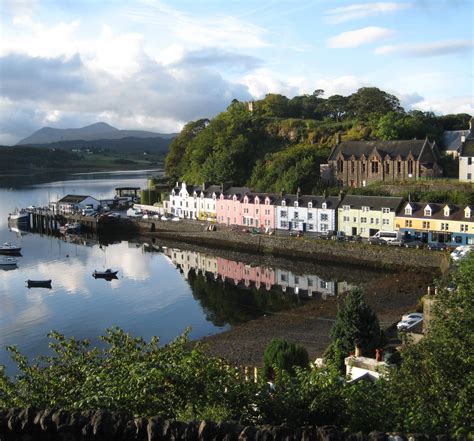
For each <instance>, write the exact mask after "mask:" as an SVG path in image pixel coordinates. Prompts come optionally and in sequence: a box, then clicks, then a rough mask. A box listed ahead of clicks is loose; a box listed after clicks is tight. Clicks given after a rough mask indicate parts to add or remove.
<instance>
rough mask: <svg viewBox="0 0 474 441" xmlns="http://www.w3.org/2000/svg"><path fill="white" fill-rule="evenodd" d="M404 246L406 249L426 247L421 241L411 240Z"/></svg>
mask: <svg viewBox="0 0 474 441" xmlns="http://www.w3.org/2000/svg"><path fill="white" fill-rule="evenodd" d="M404 246H405V248H423V247H424V246H425V243H424V242H422V241H421V240H418V239H414V240H409V241H408V242H405V244H404Z"/></svg>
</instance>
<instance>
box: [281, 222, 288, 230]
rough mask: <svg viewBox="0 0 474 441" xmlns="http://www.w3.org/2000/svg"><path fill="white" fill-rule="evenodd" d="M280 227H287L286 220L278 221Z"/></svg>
mask: <svg viewBox="0 0 474 441" xmlns="http://www.w3.org/2000/svg"><path fill="white" fill-rule="evenodd" d="M280 227H281V228H288V222H287V221H280Z"/></svg>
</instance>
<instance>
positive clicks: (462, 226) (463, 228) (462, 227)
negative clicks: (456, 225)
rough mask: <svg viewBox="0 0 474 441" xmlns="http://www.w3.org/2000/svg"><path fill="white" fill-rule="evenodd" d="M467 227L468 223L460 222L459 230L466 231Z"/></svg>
mask: <svg viewBox="0 0 474 441" xmlns="http://www.w3.org/2000/svg"><path fill="white" fill-rule="evenodd" d="M468 228H469V225H467V224H461V231H464V232H467V231H468Z"/></svg>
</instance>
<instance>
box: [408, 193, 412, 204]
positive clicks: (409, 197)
mask: <svg viewBox="0 0 474 441" xmlns="http://www.w3.org/2000/svg"><path fill="white" fill-rule="evenodd" d="M408 202H411V193H408Z"/></svg>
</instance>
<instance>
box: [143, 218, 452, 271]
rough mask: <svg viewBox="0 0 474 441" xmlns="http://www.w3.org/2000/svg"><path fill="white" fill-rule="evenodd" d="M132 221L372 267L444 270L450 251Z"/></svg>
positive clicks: (259, 249) (240, 247) (262, 250)
mask: <svg viewBox="0 0 474 441" xmlns="http://www.w3.org/2000/svg"><path fill="white" fill-rule="evenodd" d="M134 222H135V224H136V225H137V228H138V229H139V231H140V234H143V235H147V236H152V237H153V236H154V237H161V238H163V239H169V240H175V241H180V242H185V243H190V244H195V245H202V246H206V247H210V248H221V249H230V250H234V251H241V252H245V253H251V254H261V255H272V256H277V257H286V258H294V259H300V260H306V261H312V262H316V263H323V262H329V263H341V264H352V265H360V266H370V267H373V268H398V269H417V268H424V269H436V270H441V271H442V272H444V271H446V270H447V269H448V267H449V252H446V251H431V250H426V249H412V248H410V249H408V248H404V247H393V246H387V245H370V244H369V243H367V242H364V243H357V242H337V241H333V240H322V239H317V238H316V237H315V236H310V235H309V234H307V235H304V236H302V237H290V236H289V235H288V234H285V233H281V232H279V233H277V234H275V235H267V234H250V233H244V232H242V229H241V228H235V227H234V228H232V227H227V226H224V225H215V228H216V230H215V231H208V230H207V229H206V226H207V225H206V224H205V223H203V222H198V221H186V220H182V221H180V222H172V221H166V222H163V221H160V220H156V221H151V220H139V221H134Z"/></svg>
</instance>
